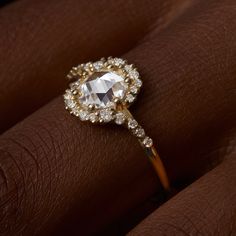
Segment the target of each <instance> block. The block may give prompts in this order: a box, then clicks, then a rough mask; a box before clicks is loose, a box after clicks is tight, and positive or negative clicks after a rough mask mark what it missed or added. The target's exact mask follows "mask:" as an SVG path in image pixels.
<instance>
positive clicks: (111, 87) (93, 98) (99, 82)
mask: <svg viewBox="0 0 236 236" xmlns="http://www.w3.org/2000/svg"><path fill="white" fill-rule="evenodd" d="M126 90H127V84H126V83H125V81H124V78H123V77H121V76H119V75H117V74H115V73H113V72H96V73H94V74H92V75H91V76H90V77H89V78H88V79H87V80H86V82H85V83H83V84H82V85H81V86H80V92H81V94H82V96H81V97H79V102H80V103H81V104H83V105H86V106H88V105H90V104H91V105H95V107H96V108H105V107H109V106H111V104H112V100H113V98H119V99H122V98H123V97H124V95H125V92H126Z"/></svg>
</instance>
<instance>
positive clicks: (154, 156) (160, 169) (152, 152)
mask: <svg viewBox="0 0 236 236" xmlns="http://www.w3.org/2000/svg"><path fill="white" fill-rule="evenodd" d="M120 110H123V112H124V113H125V114H126V116H127V117H128V119H130V120H134V117H133V116H132V114H131V113H130V111H129V110H128V109H127V108H126V107H124V106H122V107H120ZM139 127H140V128H141V129H142V127H141V126H139ZM127 128H128V129H129V130H131V132H132V131H133V130H132V129H130V127H128V125H127ZM135 136H137V135H135ZM139 143H140V144H141V146H142V148H143V149H144V151H145V153H146V155H147V156H148V158H149V160H150V162H151V163H152V165H153V167H154V170H155V171H156V173H157V175H158V177H159V179H160V182H161V184H162V186H163V187H164V189H165V190H166V191H170V184H169V179H168V177H167V173H166V170H165V167H164V165H163V162H162V161H161V158H160V156H159V155H158V153H157V151H156V148H155V147H154V145H153V143H150V145H146V146H145V145H144V143H143V139H142V137H141V138H139Z"/></svg>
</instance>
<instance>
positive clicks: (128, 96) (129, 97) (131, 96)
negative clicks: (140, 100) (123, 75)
mask: <svg viewBox="0 0 236 236" xmlns="http://www.w3.org/2000/svg"><path fill="white" fill-rule="evenodd" d="M134 99H135V97H134V96H133V95H132V94H127V95H126V99H125V101H126V102H129V103H132V102H133V101H134Z"/></svg>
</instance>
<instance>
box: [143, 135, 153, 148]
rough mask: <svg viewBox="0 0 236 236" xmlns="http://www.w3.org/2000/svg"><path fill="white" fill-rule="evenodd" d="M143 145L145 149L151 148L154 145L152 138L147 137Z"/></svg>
mask: <svg viewBox="0 0 236 236" xmlns="http://www.w3.org/2000/svg"><path fill="white" fill-rule="evenodd" d="M143 144H144V146H145V147H148V148H149V147H151V146H152V145H153V141H152V139H151V138H149V137H145V138H144V140H143Z"/></svg>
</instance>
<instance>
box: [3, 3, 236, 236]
mask: <svg viewBox="0 0 236 236" xmlns="http://www.w3.org/2000/svg"><path fill="white" fill-rule="evenodd" d="M68 2H69V3H68V5H66V4H64V2H63V1H59V2H58V1H50V2H47V3H45V2H44V1H34V2H32V1H24V0H22V1H18V2H16V3H13V4H12V5H9V6H7V7H4V8H2V9H1V10H0V19H1V20H0V24H1V27H0V30H1V31H3V32H7V33H5V34H4V36H3V37H1V38H0V40H1V43H0V45H4V47H2V46H1V47H2V48H1V51H0V54H1V58H4V60H3V61H2V62H1V64H0V71H1V76H0V83H1V85H2V86H1V90H2V92H1V93H0V94H1V95H0V104H1V106H0V111H1V114H3V116H1V122H0V123H1V130H2V131H5V132H4V133H3V134H2V135H1V136H0V156H1V158H0V184H1V188H0V205H1V211H0V230H1V235H32V234H36V235H55V234H57V235H65V234H68V235H89V234H92V233H94V232H97V233H98V232H106V233H107V234H108V235H112V233H114V232H117V231H116V222H122V220H123V221H124V222H125V221H126V219H127V215H129V214H130V215H131V216H132V217H135V216H134V214H133V215H132V214H131V212H132V211H133V209H140V210H139V212H141V213H140V215H141V216H142V217H141V218H143V217H144V215H145V213H143V214H142V212H143V211H144V210H143V207H142V206H144V205H145V203H146V202H147V201H148V199H150V197H151V196H153V195H154V194H155V193H156V191H158V189H159V187H160V186H159V182H158V180H157V177H156V176H155V173H154V172H153V170H152V167H151V165H150V163H149V162H148V160H147V159H146V158H145V156H144V154H143V152H142V150H141V148H140V147H139V145H138V143H137V140H135V138H134V137H132V136H131V135H129V133H128V131H126V130H123V129H121V128H120V127H117V126H111V125H110V126H103V127H101V126H92V125H91V124H86V123H82V122H80V121H78V119H76V118H73V117H71V116H69V114H68V113H67V111H65V110H64V104H63V100H62V97H61V96H58V95H59V94H60V93H61V91H63V90H64V89H65V84H66V81H65V79H64V75H65V74H66V72H67V71H68V70H69V69H70V67H71V66H73V65H76V64H78V63H80V62H82V61H87V60H93V59H97V58H99V57H100V56H108V55H114V56H115V55H121V56H122V57H124V58H126V59H128V60H129V61H130V62H132V63H135V64H136V65H137V67H138V68H139V71H140V72H141V75H142V77H143V81H144V87H143V89H142V92H141V94H140V95H139V96H138V101H137V103H136V104H135V105H133V106H132V107H131V111H132V113H133V114H134V116H135V117H136V118H137V120H138V121H140V123H141V124H143V126H144V128H145V130H146V132H147V133H148V134H149V135H150V136H151V137H152V138H153V140H155V142H156V141H158V145H157V146H158V150H159V154H160V156H161V157H162V160H163V162H164V164H165V166H166V168H167V172H168V175H169V176H170V179H171V183H172V185H173V186H176V191H179V190H180V189H179V186H180V185H185V186H187V185H188V184H189V183H190V182H193V181H194V180H196V179H197V178H198V177H199V176H201V175H203V174H205V173H207V172H208V171H209V170H211V169H212V168H214V167H215V166H216V165H218V164H219V163H222V164H221V165H220V166H219V167H217V169H216V170H213V172H209V174H206V175H205V176H204V177H203V178H202V179H201V180H200V182H196V183H194V184H193V185H192V186H190V187H187V188H186V190H184V191H183V192H180V193H179V194H178V195H177V196H176V198H173V199H170V200H169V201H168V202H167V204H164V205H163V206H162V207H161V208H159V209H157V210H156V211H155V212H154V213H153V215H151V216H150V217H148V218H147V219H146V220H145V221H144V222H143V223H141V225H140V226H138V227H137V228H135V229H134V230H133V231H131V233H130V234H131V235H132V234H134V235H135V234H140V235H153V233H154V232H155V233H154V235H159V234H160V235H162V234H164V233H165V235H182V234H184V235H186V234H190V233H192V234H193V235H197V233H198V232H201V233H202V234H203V235H209V234H207V232H210V235H215V234H214V232H218V231H217V230H218V228H217V226H216V224H213V223H212V222H213V221H214V217H215V216H218V217H220V218H219V220H218V218H217V220H218V221H219V222H220V219H223V220H222V222H221V224H222V226H225V227H222V228H221V231H219V232H220V233H219V235H228V233H229V232H230V233H231V234H232V235H234V234H235V233H236V229H235V225H234V223H233V222H235V221H234V220H235V212H236V203H235V199H236V198H235V194H236V188H235V186H236V185H235V181H234V180H235V168H236V167H235V161H234V156H235V155H234V154H235V152H234V150H235V120H236V113H235V106H236V92H235V91H236V69H235V68H236V40H235V39H236V31H235V28H236V23H235V21H234V20H233V19H235V8H236V4H235V1H233V0H231V1H230V0H227V1H226V0H224V1H220V2H218V1H213V0H212V1H207V2H206V1H184V0H182V1H149V2H148V3H147V1H139V2H138V3H135V4H134V2H132V1H128V2H127V1H124V2H122V1H116V2H113V3H105V1H96V2H95V1H94V4H95V5H96V7H95V5H92V4H88V3H87V1H72V0H71V1H68ZM124 3H125V4H124ZM104 4H105V5H106V7H107V8H106V11H103V9H104ZM114 4H117V5H115V6H114ZM36 5H37V7H36ZM37 9H40V12H41V13H40V14H41V15H40V16H41V17H38V14H39V13H38V11H37ZM76 9H82V10H81V12H82V13H81V14H79V13H78V12H77V11H76ZM94 9H96V11H94ZM109 9H111V10H109ZM130 9H132V11H133V13H132V14H131V11H130ZM144 9H145V10H144ZM120 12H122V13H123V14H122V17H120ZM73 13H74V14H73ZM22 16H24V17H22ZM52 16H54V18H52ZM59 16H60V17H61V18H60V17H59ZM85 16H90V17H85ZM119 17H120V18H119ZM100 18H102V19H104V20H101V21H99V20H98V19H100ZM29 19H31V21H29ZM61 19H63V20H62V21H63V25H60V26H58V22H60V20H61ZM45 22H47V24H46V26H48V25H50V27H46V26H45ZM134 22H135V23H134ZM114 25H116V27H117V28H114V27H112V26H114ZM95 26H96V27H95ZM1 35H3V34H1ZM88 39H91V41H89V40H88ZM99 40H102V45H106V47H104V46H101V45H100V44H98V41H99ZM9 48H10V49H12V50H9ZM9 74H10V76H9ZM49 100H50V102H49ZM43 105H44V106H43ZM32 112H34V113H33V114H32ZM13 114H14V115H13ZM23 118H24V120H23V121H21V120H22V119H23ZM13 124H15V125H14V126H13ZM223 173H227V175H226V176H224V174H223ZM230 180H232V181H230ZM214 183H217V184H215V185H214ZM202 186H203V187H202ZM204 186H205V187H204ZM208 190H210V191H208ZM195 192H196V193H197V194H194V193H195ZM215 193H216V194H215ZM199 196H205V197H206V199H207V200H206V201H204V202H203V204H202V202H201V198H200V197H199ZM217 199H219V201H217ZM220 199H226V200H225V204H222V201H220ZM186 202H187V203H188V205H189V206H192V207H189V208H188V207H186V205H185V204H184V203H186ZM209 202H214V203H215V205H216V207H215V208H214V214H210V213H211V208H207V206H208V203H209ZM217 204H218V205H217ZM229 205H230V206H231V208H230V211H229ZM153 207H156V206H151V207H150V208H151V209H153ZM197 210H198V211H197ZM183 212H184V213H185V215H184V217H181V216H182V215H181V214H183ZM201 212H204V221H203V220H198V217H201V214H200V213H201ZM173 214H176V215H177V219H178V220H175V219H172V218H171V216H172V215H173ZM178 214H179V215H178ZM199 214H200V216H199ZM160 219H163V220H162V221H160ZM186 219H190V221H187V222H192V223H187V226H186V224H185V222H186ZM167 222H171V223H170V224H169V225H167ZM110 225H113V226H112V227H110ZM122 225H124V224H122ZM131 226H132V223H130V225H129V224H128V226H127V225H126V226H125V227H124V228H125V229H126V232H127V231H128V229H130V228H131ZM186 227H187V229H186ZM124 232H125V230H124ZM124 232H122V233H124ZM143 232H145V233H143ZM158 233H159V234H158ZM103 235H104V234H103Z"/></svg>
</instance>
